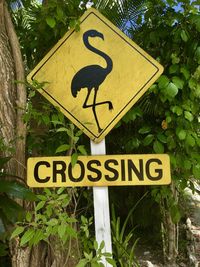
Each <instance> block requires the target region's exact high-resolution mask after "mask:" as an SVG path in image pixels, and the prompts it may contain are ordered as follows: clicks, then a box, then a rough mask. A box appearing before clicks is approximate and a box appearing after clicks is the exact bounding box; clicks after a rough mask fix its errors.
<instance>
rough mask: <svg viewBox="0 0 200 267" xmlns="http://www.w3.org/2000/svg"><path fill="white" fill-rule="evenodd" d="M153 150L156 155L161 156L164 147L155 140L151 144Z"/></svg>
mask: <svg viewBox="0 0 200 267" xmlns="http://www.w3.org/2000/svg"><path fill="white" fill-rule="evenodd" d="M153 150H154V151H155V152H156V153H157V154H162V153H164V146H163V144H162V143H160V142H159V141H158V140H156V141H155V142H154V143H153Z"/></svg>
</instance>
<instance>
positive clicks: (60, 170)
mask: <svg viewBox="0 0 200 267" xmlns="http://www.w3.org/2000/svg"><path fill="white" fill-rule="evenodd" d="M65 171H66V163H65V162H64V161H60V160H59V161H53V183H56V182H57V175H58V174H60V175H61V181H62V183H65V182H66V174H65Z"/></svg>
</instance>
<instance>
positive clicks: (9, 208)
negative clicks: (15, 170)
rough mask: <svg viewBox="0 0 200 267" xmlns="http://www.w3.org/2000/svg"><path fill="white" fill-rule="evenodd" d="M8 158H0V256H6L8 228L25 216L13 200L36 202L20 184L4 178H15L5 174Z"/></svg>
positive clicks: (34, 197)
mask: <svg viewBox="0 0 200 267" xmlns="http://www.w3.org/2000/svg"><path fill="white" fill-rule="evenodd" d="M10 159H11V158H10V157H4V158H3V157H1V158H0V256H5V255H6V254H7V249H8V244H7V239H8V237H9V234H10V232H9V228H10V227H11V226H12V225H13V224H14V223H16V221H18V220H22V219H23V218H24V216H25V211H24V209H23V208H22V207H21V206H20V205H19V204H18V203H17V202H16V201H15V200H14V199H13V198H17V199H24V200H29V201H30V200H31V201H34V200H36V199H37V198H36V196H35V195H34V194H33V193H32V191H31V190H30V189H28V188H27V187H25V186H24V185H23V184H22V183H19V182H17V181H12V180H6V178H8V177H9V178H10V179H11V178H12V179H13V178H16V176H13V175H11V174H8V173H6V172H5V165H6V164H7V163H8V161H9V160H10Z"/></svg>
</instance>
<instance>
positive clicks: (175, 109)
mask: <svg viewBox="0 0 200 267" xmlns="http://www.w3.org/2000/svg"><path fill="white" fill-rule="evenodd" d="M171 110H172V112H173V113H176V114H177V115H178V116H180V115H182V114H183V110H182V108H181V107H179V106H173V107H172V108H171Z"/></svg>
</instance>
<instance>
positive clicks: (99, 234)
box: [90, 139, 112, 267]
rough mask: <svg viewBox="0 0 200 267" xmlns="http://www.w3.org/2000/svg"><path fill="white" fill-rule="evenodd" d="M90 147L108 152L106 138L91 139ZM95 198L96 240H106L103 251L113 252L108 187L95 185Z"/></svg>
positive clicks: (93, 152)
mask: <svg viewBox="0 0 200 267" xmlns="http://www.w3.org/2000/svg"><path fill="white" fill-rule="evenodd" d="M90 147H91V154H92V155H105V154H106V145H105V139H103V140H102V141H101V142H100V143H98V144H95V143H94V142H93V141H90ZM93 199H94V220H95V236H96V241H97V243H98V245H100V243H101V242H102V241H104V242H105V248H104V251H103V252H109V253H112V243H111V230H110V209H109V197H108V187H95V186H94V187H93ZM102 263H103V264H104V266H105V267H110V266H111V265H110V264H109V263H107V261H106V260H105V258H103V259H102Z"/></svg>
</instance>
